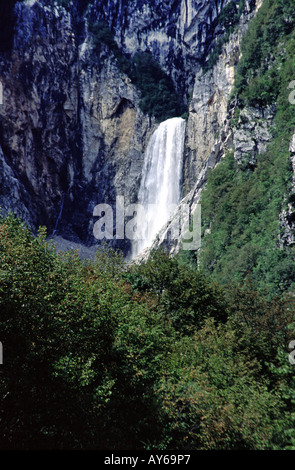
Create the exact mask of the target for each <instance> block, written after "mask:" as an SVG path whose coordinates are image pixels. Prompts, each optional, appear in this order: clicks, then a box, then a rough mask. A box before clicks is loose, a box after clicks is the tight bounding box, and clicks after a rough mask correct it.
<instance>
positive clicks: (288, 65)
mask: <svg viewBox="0 0 295 470" xmlns="http://www.w3.org/2000/svg"><path fill="white" fill-rule="evenodd" d="M293 9H294V5H293V2H292V1H291V0H286V1H285V0H265V1H264V2H263V4H262V6H261V7H260V9H259V11H258V13H257V15H256V17H255V18H254V19H253V20H252V21H251V23H250V25H249V29H248V30H247V32H246V33H245V36H244V38H243V41H242V58H241V60H240V62H239V64H238V67H237V78H236V83H235V93H236V94H237V95H238V97H239V99H240V100H241V101H242V102H243V103H245V104H251V105H255V104H259V105H265V104H269V103H273V102H275V101H276V100H277V98H278V96H279V94H281V93H282V89H283V88H285V87H287V86H288V84H289V83H288V82H289V81H290V80H293V77H294V61H293V57H294V50H295V46H294V44H295V42H294V26H295V20H294V15H293Z"/></svg>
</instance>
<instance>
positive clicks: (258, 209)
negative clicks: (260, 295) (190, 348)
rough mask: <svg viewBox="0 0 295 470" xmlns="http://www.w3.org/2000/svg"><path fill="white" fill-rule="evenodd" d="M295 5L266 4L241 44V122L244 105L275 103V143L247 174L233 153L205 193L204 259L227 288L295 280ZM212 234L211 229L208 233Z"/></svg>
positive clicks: (275, 289)
mask: <svg viewBox="0 0 295 470" xmlns="http://www.w3.org/2000/svg"><path fill="white" fill-rule="evenodd" d="M292 11H293V2H291V1H290V0H289V1H281V0H266V1H265V2H264V3H263V5H262V6H261V8H260V10H259V12H258V14H257V16H256V17H255V18H254V19H253V20H252V21H251V23H250V25H249V29H248V31H247V33H246V35H245V37H244V40H243V42H242V53H243V54H242V58H241V60H240V62H239V65H238V67H237V77H236V83H235V90H234V95H235V96H234V98H235V102H236V103H237V105H236V108H235V118H234V119H233V121H232V123H233V124H237V122H238V120H239V110H240V109H243V107H245V106H254V107H257V108H258V109H259V108H260V107H261V106H266V105H269V104H274V105H275V106H276V115H275V118H274V125H273V128H272V134H273V138H272V140H271V142H270V143H269V145H268V148H267V151H266V152H265V153H264V154H262V155H260V156H259V157H258V161H257V166H256V167H255V168H254V169H252V170H250V169H248V170H245V168H243V167H242V166H240V165H239V164H238V163H237V162H235V160H234V158H233V155H232V154H229V155H227V156H226V157H225V159H224V161H222V162H221V163H220V164H219V165H218V166H217V168H216V169H214V170H213V171H212V172H210V173H209V176H208V184H207V187H206V189H205V191H204V192H203V195H202V219H203V231H204V234H205V236H204V239H203V248H202V250H201V254H200V257H199V262H200V264H201V266H203V269H204V270H205V272H206V273H207V274H208V275H209V274H210V275H212V276H213V278H214V279H215V280H216V281H218V282H220V283H222V284H225V283H228V282H230V280H231V279H236V280H239V281H242V280H244V279H245V278H246V276H247V274H248V273H251V275H252V277H253V280H254V282H255V283H256V285H257V286H258V287H259V288H261V289H264V288H267V290H268V292H269V295H274V294H279V293H280V292H284V291H286V290H290V289H292V288H293V286H294V282H295V260H294V249H293V247H292V246H289V247H284V248H282V247H281V245H280V243H279V237H280V236H281V235H282V230H283V228H281V226H280V214H281V213H282V210H283V209H286V206H287V204H288V203H289V202H290V189H291V183H292V182H291V178H292V168H291V160H290V152H289V145H290V141H291V137H292V135H293V132H294V128H295V117H294V116H295V115H294V104H292V102H290V100H289V95H290V92H291V90H290V88H289V85H290V82H292V81H293V80H294V77H295V66H294V53H295V37H294V25H295V23H294V16H293V13H292ZM208 229H209V230H208Z"/></svg>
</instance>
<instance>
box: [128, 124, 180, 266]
mask: <svg viewBox="0 0 295 470" xmlns="http://www.w3.org/2000/svg"><path fill="white" fill-rule="evenodd" d="M184 135H185V120H184V119H182V118H172V119H168V120H167V121H164V122H162V123H161V124H160V125H159V127H158V128H157V129H156V131H155V132H154V133H153V135H152V136H151V138H150V141H149V143H148V146H147V149H146V152H145V158H144V165H143V171H142V178H141V184H140V188H139V193H138V204H139V205H140V206H141V207H142V209H143V210H142V212H141V213H140V214H138V215H137V233H138V235H137V240H134V241H133V248H132V258H133V259H134V258H135V257H136V256H137V255H139V254H140V253H141V252H142V251H143V250H145V249H146V248H148V247H150V246H151V245H152V243H153V241H154V240H155V237H156V235H157V233H158V232H159V230H160V229H161V228H162V227H163V226H164V225H165V223H166V222H167V221H168V220H169V217H170V215H171V214H172V212H173V211H174V209H175V207H176V206H177V205H178V204H179V202H180V197H181V188H180V185H181V177H182V165H183V147H184Z"/></svg>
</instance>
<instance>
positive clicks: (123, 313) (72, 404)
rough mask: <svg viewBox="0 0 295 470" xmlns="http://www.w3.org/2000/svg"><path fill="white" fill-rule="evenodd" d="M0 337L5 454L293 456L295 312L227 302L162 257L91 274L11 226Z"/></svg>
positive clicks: (3, 262)
mask: <svg viewBox="0 0 295 470" xmlns="http://www.w3.org/2000/svg"><path fill="white" fill-rule="evenodd" d="M0 331H1V338H0V339H1V342H2V344H3V349H4V363H3V364H2V365H1V375H0V394H1V397H2V400H1V405H0V422H1V426H0V442H1V448H2V449H104V450H116V449H118V450H119V449H129V450H130V449H132V450H136V449H162V450H163V449H173V450H178V449H179V450H182V449H184V448H186V449H189V450H191V449H199V450H200V449H206V450H208V449H212V450H218V449H224V450H225V449H268V448H269V449H274V448H275V449H285V448H290V447H292V446H294V432H293V429H292V416H293V415H294V399H293V395H294V383H293V382H294V381H293V377H292V374H291V369H290V365H289V363H287V364H286V362H284V361H283V359H282V357H283V351H284V348H285V347H286V344H288V341H289V340H290V338H293V335H294V300H293V298H291V299H284V300H283V298H281V299H279V300H273V301H266V300H265V299H264V297H262V296H260V294H259V293H258V292H257V291H256V290H255V289H254V290H253V286H251V285H248V284H245V285H244V286H242V287H241V286H239V285H237V286H236V287H234V288H231V289H227V290H223V291H221V290H220V289H219V288H217V287H216V286H215V285H214V284H212V283H211V282H210V281H209V280H208V279H207V278H206V277H205V276H204V274H201V273H200V272H198V271H197V270H196V269H195V268H194V266H193V265H191V266H190V267H187V268H186V260H185V259H184V258H182V259H180V260H178V259H175V258H170V257H169V256H168V255H167V254H165V253H164V252H162V251H157V252H155V253H154V254H153V256H152V257H151V259H149V260H148V261H146V262H144V263H142V264H141V265H132V266H126V265H125V264H124V262H123V258H122V254H121V253H120V252H116V251H113V250H111V249H109V248H107V247H102V248H101V249H100V250H99V251H98V253H97V257H96V260H95V262H87V263H85V262H81V261H80V260H79V258H78V255H77V253H76V252H68V253H66V254H59V253H57V252H56V249H55V246H54V245H53V244H52V243H51V242H47V241H46V231H45V229H43V228H41V229H40V230H39V234H38V236H37V237H34V236H33V235H32V234H31V232H30V231H29V230H28V228H27V227H26V226H25V225H24V224H22V223H21V222H20V221H19V220H17V219H16V218H15V217H14V216H12V215H9V216H7V217H6V218H4V219H1V220H0ZM286 342H287V343H286ZM284 360H286V358H285V359H284Z"/></svg>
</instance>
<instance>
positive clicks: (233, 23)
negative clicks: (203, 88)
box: [203, 0, 245, 73]
mask: <svg viewBox="0 0 295 470" xmlns="http://www.w3.org/2000/svg"><path fill="white" fill-rule="evenodd" d="M244 9H245V0H239V1H238V2H235V1H232V2H229V3H228V4H227V5H226V6H225V7H224V8H223V10H222V11H221V13H220V15H219V17H218V24H219V25H220V26H221V27H222V28H224V33H223V35H222V36H221V38H219V39H218V40H217V41H216V43H215V45H214V47H213V50H212V51H211V52H210V54H209V57H208V58H207V57H206V63H205V64H204V66H203V71H204V73H205V72H207V71H208V70H210V69H211V68H212V67H213V66H214V65H215V64H216V62H217V59H218V57H219V56H220V54H221V51H222V47H223V45H224V44H225V43H226V42H227V41H228V40H229V37H230V35H231V34H232V33H233V32H234V31H235V29H236V27H237V25H238V23H239V21H240V17H241V15H242V13H243V11H244Z"/></svg>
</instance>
